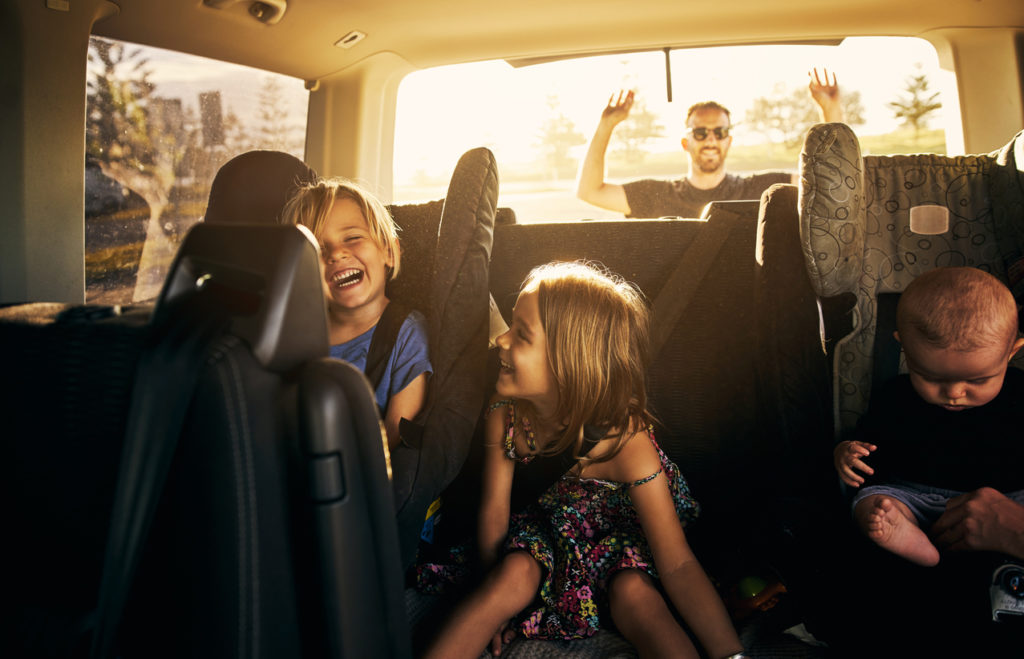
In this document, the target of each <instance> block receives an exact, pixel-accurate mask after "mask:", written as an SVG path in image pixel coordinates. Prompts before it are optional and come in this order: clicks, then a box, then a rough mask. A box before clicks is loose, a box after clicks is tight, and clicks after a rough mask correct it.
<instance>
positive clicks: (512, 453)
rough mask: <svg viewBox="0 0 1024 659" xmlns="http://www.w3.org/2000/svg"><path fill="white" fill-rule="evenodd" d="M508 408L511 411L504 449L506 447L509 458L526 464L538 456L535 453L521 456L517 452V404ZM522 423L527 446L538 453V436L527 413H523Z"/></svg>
mask: <svg viewBox="0 0 1024 659" xmlns="http://www.w3.org/2000/svg"><path fill="white" fill-rule="evenodd" d="M508 409H509V412H508V428H507V429H506V430H505V441H504V443H503V444H504V449H505V456H506V457H507V458H508V459H510V460H517V461H519V462H522V463H523V464H526V463H528V462H531V461H532V460H533V458H534V457H536V456H535V455H524V456H523V457H519V455H518V454H517V453H516V443H515V436H516V406H515V403H513V404H511V405H509V408H508ZM522 423H523V435H525V438H526V446H527V448H529V449H530V451H533V452H534V453H536V451H537V437H536V435H535V433H534V432H533V426H532V425H531V424H530V419H529V417H527V416H526V415H525V414H524V415H523V422H522Z"/></svg>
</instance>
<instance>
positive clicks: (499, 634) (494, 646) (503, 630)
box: [491, 620, 516, 657]
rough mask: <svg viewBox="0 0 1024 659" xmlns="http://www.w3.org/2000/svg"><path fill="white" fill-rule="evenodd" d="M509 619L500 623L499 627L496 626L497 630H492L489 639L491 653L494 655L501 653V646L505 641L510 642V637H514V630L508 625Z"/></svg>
mask: <svg viewBox="0 0 1024 659" xmlns="http://www.w3.org/2000/svg"><path fill="white" fill-rule="evenodd" d="M511 622H512V621H511V620H506V621H505V622H503V623H501V627H498V631H496V632H494V638H492V639H491V654H492V655H493V656H495V657H497V656H500V655H501V647H502V646H503V645H505V644H506V643H511V642H512V639H513V638H515V637H516V630H515V628H514V627H509V623H511Z"/></svg>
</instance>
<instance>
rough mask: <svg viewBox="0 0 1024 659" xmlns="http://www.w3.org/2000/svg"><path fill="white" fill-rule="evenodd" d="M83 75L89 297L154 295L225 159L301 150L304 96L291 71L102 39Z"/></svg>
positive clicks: (92, 45) (113, 300)
mask: <svg viewBox="0 0 1024 659" xmlns="http://www.w3.org/2000/svg"><path fill="white" fill-rule="evenodd" d="M86 75H87V76H88V100H87V103H88V107H87V119H86V162H85V251H86V256H85V268H86V300H87V301H88V302H92V303H100V304H128V303H131V302H141V301H145V300H150V299H153V298H154V297H156V295H157V294H158V293H159V291H160V285H161V283H162V282H163V280H164V276H165V275H166V274H167V269H168V267H169V266H170V263H171V260H172V258H173V257H174V254H175V252H176V251H177V247H178V245H179V243H180V242H181V240H182V238H183V237H184V235H185V232H186V231H187V230H188V228H189V227H191V226H192V225H193V224H194V223H195V222H197V221H199V220H200V218H201V217H202V215H203V212H204V211H205V209H206V200H207V197H208V195H209V191H210V183H211V181H212V180H213V177H214V175H215V174H216V172H217V169H218V168H219V167H220V166H221V165H222V164H223V163H225V162H226V161H228V160H230V159H231V158H233V157H234V156H236V155H238V154H240V153H244V152H245V151H249V150H251V149H276V150H280V151H287V152H289V153H292V154H294V155H295V156H297V157H299V158H301V157H302V156H303V148H304V140H305V132H306V108H307V105H308V92H307V91H306V90H305V88H304V85H303V82H302V81H301V80H298V79H295V78H288V77H285V76H280V75H276V74H272V73H268V72H266V71H260V70H257V69H251V68H248V67H243V66H237V65H233V64H226V63H224V62H218V61H215V60H209V59H205V58H201V57H194V56H191V55H184V54H181V53H175V52H171V51H167V50H160V49H157V48H147V47H142V46H137V45H134V44H130V43H124V42H119V41H111V40H107V39H100V38H97V37H93V38H92V39H90V41H89V64H88V69H87V72H86Z"/></svg>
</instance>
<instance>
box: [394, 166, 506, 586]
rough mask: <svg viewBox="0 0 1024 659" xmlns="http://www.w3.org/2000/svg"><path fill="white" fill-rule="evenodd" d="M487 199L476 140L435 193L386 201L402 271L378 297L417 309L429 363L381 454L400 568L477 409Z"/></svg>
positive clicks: (489, 232) (492, 179)
mask: <svg viewBox="0 0 1024 659" xmlns="http://www.w3.org/2000/svg"><path fill="white" fill-rule="evenodd" d="M497 198H498V167H497V163H496V162H495V159H494V154H493V153H491V151H490V150H489V149H486V148H482V147H481V148H476V149H471V150H470V151H467V152H466V153H464V154H463V155H462V157H460V158H459V161H458V163H457V164H456V166H455V169H454V171H453V173H452V178H451V181H450V183H449V185H448V191H447V194H446V195H445V198H444V199H443V200H439V201H434V202H429V203H425V204H410V205H394V206H391V207H390V210H391V212H392V215H393V217H394V218H395V222H396V223H397V224H398V225H399V227H401V232H400V233H399V238H400V240H401V244H402V270H401V272H400V274H399V276H398V278H396V279H394V280H392V281H390V282H388V288H387V293H388V297H389V298H390V299H391V300H394V301H398V302H400V303H402V304H404V305H406V306H407V307H411V308H414V309H418V310H419V311H421V312H422V313H423V314H424V315H425V316H426V318H427V328H428V333H429V340H430V361H431V364H432V365H433V368H434V373H433V375H431V377H430V383H429V387H428V394H427V402H426V405H425V406H424V409H423V411H422V412H421V413H420V415H419V418H418V419H415V420H414V421H415V422H416V425H417V426H418V427H419V430H418V431H417V430H416V429H415V428H413V427H411V426H410V425H405V426H404V427H403V429H402V431H401V432H402V441H401V443H400V444H399V446H397V447H396V448H395V450H394V451H393V452H392V454H391V462H392V469H393V472H394V487H395V505H396V507H397V508H396V510H397V515H398V525H399V538H400V542H401V545H402V558H403V564H404V565H406V566H407V567H408V566H409V565H411V564H412V562H413V560H414V559H415V557H416V551H417V547H418V544H419V540H420V536H421V530H422V529H423V526H424V519H425V517H426V515H427V512H428V509H429V507H430V506H431V504H432V503H433V502H434V501H435V500H436V499H437V498H438V496H439V495H440V494H441V492H442V491H443V490H444V489H445V488H446V487H447V486H448V485H449V484H450V483H451V482H452V480H454V478H455V476H456V475H457V474H458V473H459V470H460V469H461V468H462V466H463V463H464V462H465V461H466V456H467V455H468V453H469V447H470V440H471V439H472V437H473V432H474V429H475V427H476V423H477V420H478V419H479V417H480V414H481V412H482V410H483V404H484V396H485V393H486V388H487V381H486V373H487V349H488V337H489V320H490V313H489V311H490V306H489V300H490V294H489V292H488V272H489V266H490V260H491V246H492V243H493V238H494V222H495V215H496V210H497Z"/></svg>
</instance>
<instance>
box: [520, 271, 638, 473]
mask: <svg viewBox="0 0 1024 659" xmlns="http://www.w3.org/2000/svg"><path fill="white" fill-rule="evenodd" d="M521 290H522V291H523V292H533V291H536V293H537V303H538V307H539V310H540V323H541V326H542V327H543V331H544V336H545V339H546V342H547V353H548V354H547V356H548V363H549V364H550V366H551V370H552V372H553V373H554V375H555V381H556V383H557V386H558V394H559V396H558V410H557V415H558V416H557V418H558V419H562V420H565V423H566V425H565V428H564V430H563V432H562V434H561V436H560V437H556V439H555V441H553V442H552V443H551V444H549V445H548V446H547V447H546V448H545V449H544V451H543V453H545V454H552V455H553V454H556V453H561V452H562V451H565V450H568V449H572V450H573V451H574V455H575V456H576V457H577V458H578V457H580V456H579V454H580V449H581V447H582V438H581V430H582V428H583V426H584V425H588V426H595V427H597V428H599V429H601V430H602V431H604V432H611V433H612V434H611V435H610V436H609V439H611V440H614V441H616V445H615V447H614V448H613V449H612V450H611V451H609V452H606V453H605V454H604V455H603V456H602V457H601V458H600V459H599V461H606V460H610V459H611V458H613V457H614V456H615V455H616V454H617V453H618V452H619V451H620V450H621V448H622V445H623V442H624V439H625V438H627V437H628V436H629V434H628V433H629V432H630V430H631V429H636V428H637V427H638V426H639V427H646V426H647V425H648V424H650V423H651V417H650V415H649V414H648V412H647V394H646V391H645V383H646V376H647V362H648V357H649V345H648V341H649V327H648V326H649V312H648V310H647V304H646V302H645V301H644V299H643V296H642V294H641V293H640V292H639V290H638V289H636V288H635V287H634V286H633V285H632V284H629V283H628V282H626V281H624V280H623V279H622V278H621V277H618V276H617V275H614V274H612V273H611V272H609V271H608V270H606V269H605V268H603V267H602V266H598V265H596V264H591V263H587V262H583V261H576V262H571V263H565V262H554V263H549V264H547V265H543V266H540V267H537V268H534V269H533V271H531V272H530V274H529V275H528V276H527V278H526V281H525V282H523V286H522V289H521Z"/></svg>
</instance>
